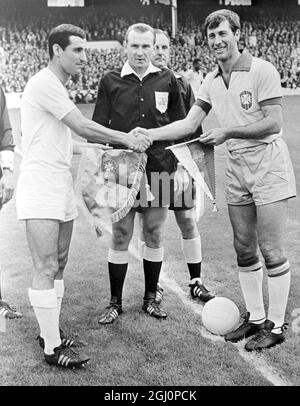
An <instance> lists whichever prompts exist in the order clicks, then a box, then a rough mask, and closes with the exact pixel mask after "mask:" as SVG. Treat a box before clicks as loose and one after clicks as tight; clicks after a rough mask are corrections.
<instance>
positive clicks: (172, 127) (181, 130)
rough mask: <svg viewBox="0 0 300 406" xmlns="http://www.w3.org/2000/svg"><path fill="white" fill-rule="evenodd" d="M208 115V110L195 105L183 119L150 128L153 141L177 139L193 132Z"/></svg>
mask: <svg viewBox="0 0 300 406" xmlns="http://www.w3.org/2000/svg"><path fill="white" fill-rule="evenodd" d="M205 117H206V112H205V111H204V110H203V109H202V108H201V107H200V106H197V105H194V106H193V107H192V108H191V110H190V111H189V113H188V115H187V116H186V118H184V119H183V120H178V121H174V122H173V123H171V124H168V125H166V126H164V127H159V128H152V129H150V130H148V132H149V135H150V136H151V138H152V139H153V141H166V140H167V141H175V140H179V139H181V138H184V137H186V136H187V135H190V134H193V133H194V132H195V131H197V129H198V127H199V126H200V124H201V123H202V121H203V120H204V118H205Z"/></svg>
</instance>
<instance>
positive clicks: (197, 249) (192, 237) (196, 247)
mask: <svg viewBox="0 0 300 406" xmlns="http://www.w3.org/2000/svg"><path fill="white" fill-rule="evenodd" d="M193 212H194V209H188V210H175V211H174V214H175V218H176V222H177V225H178V227H179V229H180V231H181V236H182V240H181V247H182V251H183V255H184V258H185V261H186V263H187V266H188V270H189V274H190V284H189V286H190V292H191V296H192V297H193V298H199V299H200V300H202V301H203V302H207V301H209V300H210V299H213V298H214V295H213V294H212V293H211V292H210V291H208V289H206V287H205V286H204V284H203V281H202V279H201V265H202V251H201V237H200V234H199V231H198V227H197V223H196V220H195V217H194V213H193Z"/></svg>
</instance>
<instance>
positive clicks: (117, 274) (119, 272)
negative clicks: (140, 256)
mask: <svg viewBox="0 0 300 406" xmlns="http://www.w3.org/2000/svg"><path fill="white" fill-rule="evenodd" d="M127 267H128V264H113V263H112V262H109V263H108V272H109V280H110V291H111V296H112V298H117V304H120V305H121V304H122V293H123V285H124V280H125V276H126V272H127Z"/></svg>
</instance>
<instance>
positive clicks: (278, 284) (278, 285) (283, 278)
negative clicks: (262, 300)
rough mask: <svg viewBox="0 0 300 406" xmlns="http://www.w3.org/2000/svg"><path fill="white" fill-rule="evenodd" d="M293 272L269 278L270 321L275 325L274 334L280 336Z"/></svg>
mask: <svg viewBox="0 0 300 406" xmlns="http://www.w3.org/2000/svg"><path fill="white" fill-rule="evenodd" d="M290 283H291V272H287V273H285V274H284V275H280V276H273V277H270V276H269V277H268V289H269V309H268V319H269V320H271V321H273V323H275V326H274V329H273V330H272V332H273V333H277V334H280V333H281V332H282V330H281V327H282V325H283V324H284V317H285V311H286V306H287V301H288V296H289V290H290Z"/></svg>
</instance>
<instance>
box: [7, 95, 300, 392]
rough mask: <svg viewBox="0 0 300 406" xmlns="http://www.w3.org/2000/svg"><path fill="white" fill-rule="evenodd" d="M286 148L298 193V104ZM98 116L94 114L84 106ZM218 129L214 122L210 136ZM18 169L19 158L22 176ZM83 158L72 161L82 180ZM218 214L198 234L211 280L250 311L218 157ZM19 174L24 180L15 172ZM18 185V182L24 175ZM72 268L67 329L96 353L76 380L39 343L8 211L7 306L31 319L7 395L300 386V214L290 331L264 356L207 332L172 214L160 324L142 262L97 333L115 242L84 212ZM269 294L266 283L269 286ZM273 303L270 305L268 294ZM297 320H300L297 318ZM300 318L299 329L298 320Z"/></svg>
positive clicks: (23, 251)
mask: <svg viewBox="0 0 300 406" xmlns="http://www.w3.org/2000/svg"><path fill="white" fill-rule="evenodd" d="M284 106H285V107H284V117H285V125H284V138H285V140H286V141H287V143H288V145H289V148H290V153H291V157H292V160H293V163H294V168H295V172H296V180H297V185H298V190H300V143H299V128H300V116H299V111H300V98H299V97H288V98H285V100H284ZM82 109H83V110H84V113H85V114H86V115H87V116H91V113H92V106H90V105H85V106H82ZM10 115H11V119H12V122H13V127H14V131H15V137H16V143H17V144H19V142H20V122H19V112H18V111H17V110H11V111H10ZM213 125H214V120H213V117H211V118H210V119H208V121H207V124H206V127H210V126H213ZM18 164H19V159H18V158H17V167H18ZM77 165H78V157H75V158H74V176H75V177H76V168H77ZM216 165H217V204H218V208H219V212H218V213H213V212H212V211H211V210H210V208H209V207H210V206H209V203H208V204H207V208H206V211H205V215H204V217H202V219H201V222H200V224H199V229H200V232H201V236H202V247H203V262H204V264H203V276H204V280H205V281H206V284H207V285H208V286H209V287H210V288H211V289H212V290H213V291H214V292H215V293H216V294H217V295H218V296H225V297H228V298H230V299H232V300H233V301H234V302H235V303H236V304H237V305H238V307H239V309H240V311H241V312H243V311H245V308H244V305H243V299H242V295H241V291H240V287H239V283H238V274H237V266H236V261H235V253H234V251H233V247H232V232H231V227H230V224H229V219H228V215H227V209H226V204H225V200H224V187H223V175H224V168H225V149H224V147H223V146H221V147H219V148H217V151H216ZM16 172H17V171H16ZM16 176H17V173H16ZM79 212H80V217H79V218H78V220H77V221H76V222H75V227H74V234H73V240H72V244H71V250H70V259H69V263H68V266H67V269H66V275H65V283H66V295H65V299H64V304H63V312H62V327H63V328H64V330H65V331H67V332H70V333H71V334H72V335H73V336H74V335H75V336H76V334H77V335H78V336H80V337H81V338H82V339H84V340H85V341H87V342H88V343H89V346H88V347H86V348H85V352H86V353H88V354H89V355H90V356H91V361H90V363H89V365H88V366H87V368H86V369H85V370H80V371H69V370H60V369H56V368H55V367H49V366H48V365H47V364H46V363H45V361H44V359H43V355H42V351H41V349H40V348H39V346H38V344H37V342H36V341H35V337H36V336H37V334H38V326H37V323H36V320H35V317H34V314H33V311H32V309H31V307H30V305H29V301H28V296H27V289H28V287H29V286H30V280H31V268H32V263H31V259H30V256H29V251H28V248H27V244H26V239H25V232H24V229H23V225H22V224H21V223H19V222H18V221H17V220H16V214H15V202H14V200H13V201H12V202H11V203H10V204H9V205H7V207H4V208H3V210H2V213H1V220H0V227H1V233H0V253H1V257H2V285H3V286H2V290H3V296H4V298H5V299H7V300H8V301H10V302H12V303H13V304H14V305H16V306H17V307H18V308H19V309H20V310H21V311H22V312H23V313H24V318H23V319H21V320H16V321H7V332H6V333H2V334H1V333H0V343H1V344H0V385H3V386H6V385H20V386H21V385H28V386H40V385H57V386H73V385H81V386H83V385H84V386H86V385H92V386H95V385H97V386H115V387H118V386H124V385H126V386H148V387H152V386H177V385H182V386H198V387H199V386H204V385H207V386H221V385H222V386H272V385H292V386H295V385H297V386H298V385H299V384H300V369H299V359H300V357H299V356H300V332H299V330H300V328H299V327H300V322H299V320H298V319H299V318H300V317H299V314H300V310H299V312H298V310H297V309H299V308H300V295H299V288H300V274H299V268H300V262H299V241H300V227H299V222H300V205H299V198H296V199H292V200H291V201H290V205H289V222H288V232H287V237H286V250H287V254H288V257H289V261H290V263H291V266H292V287H291V292H290V298H289V302H288V308H287V314H286V321H287V322H288V323H289V328H288V330H287V341H286V343H285V344H284V345H281V346H277V347H275V348H273V349H271V350H269V351H266V352H264V353H263V354H258V355H256V354H255V355H253V354H247V353H246V351H244V350H243V344H244V343H242V344H239V345H234V344H231V343H225V342H224V341H223V339H222V338H219V337H215V336H212V335H211V334H209V333H208V332H206V331H205V330H204V329H203V327H202V325H201V310H202V305H201V304H200V303H197V302H193V301H191V300H190V299H189V296H188V286H187V285H188V279H189V278H188V271H187V269H186V266H185V264H184V261H183V256H182V253H181V249H180V233H179V230H178V229H177V227H176V225H175V222H174V218H173V214H172V213H169V218H168V221H167V225H166V228H165V264H164V268H163V272H162V279H161V281H162V285H163V287H164V288H165V290H166V295H165V299H164V302H163V308H164V309H165V310H166V311H167V312H168V313H169V317H168V318H167V319H166V320H165V321H162V322H160V321H157V320H156V319H152V318H151V317H148V316H147V315H145V314H144V313H143V312H142V310H141V305H142V297H143V291H144V280H143V279H144V278H143V271H142V267H141V263H140V262H139V260H138V259H137V258H136V257H135V256H134V254H135V243H136V236H134V239H133V248H132V254H133V255H132V260H131V262H130V266H129V271H128V274H127V279H126V282H125V288H124V313H123V314H122V315H121V316H120V317H119V318H118V319H117V321H116V322H115V323H114V324H113V325H110V326H107V327H103V326H100V325H99V324H98V323H97V317H98V315H99V313H100V311H101V310H103V309H104V307H105V306H106V305H107V303H108V300H109V282H108V273H107V268H106V266H107V265H106V255H107V249H108V245H109V238H110V237H109V233H108V232H107V231H105V233H104V236H103V237H102V238H100V239H97V238H96V236H95V233H94V230H93V229H92V227H91V226H90V225H89V224H88V223H87V221H86V219H85V217H84V216H83V215H82V212H81V210H80V208H79ZM264 283H265V288H266V280H264ZM265 300H266V302H265V303H266V305H267V296H266V289H265ZM297 315H298V316H297ZM297 317H298V319H297Z"/></svg>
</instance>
